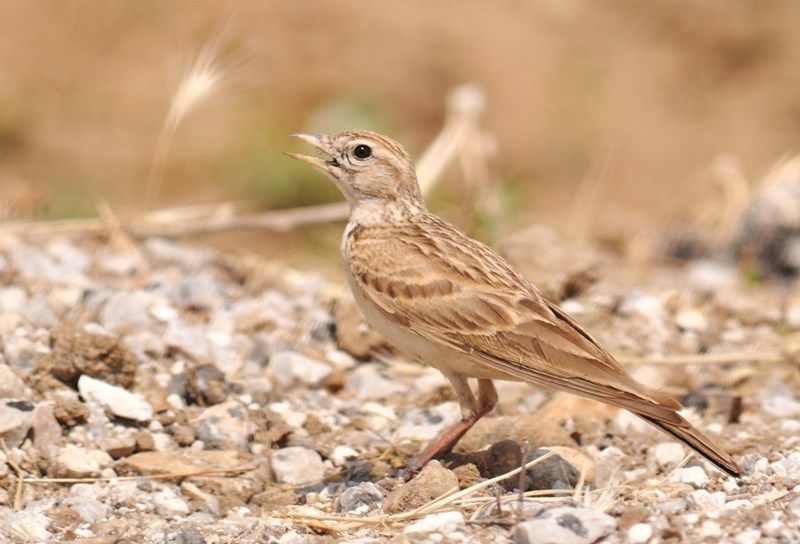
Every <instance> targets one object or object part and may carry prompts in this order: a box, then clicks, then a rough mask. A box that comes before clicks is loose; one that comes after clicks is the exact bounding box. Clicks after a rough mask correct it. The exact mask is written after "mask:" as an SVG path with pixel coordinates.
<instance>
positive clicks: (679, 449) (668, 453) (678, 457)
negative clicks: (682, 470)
mask: <svg viewBox="0 0 800 544" xmlns="http://www.w3.org/2000/svg"><path fill="white" fill-rule="evenodd" d="M652 455H653V459H655V462H656V465H657V466H658V468H665V467H669V466H674V465H677V464H678V463H680V462H681V461H683V458H684V457H685V456H686V451H685V450H684V447H683V445H682V444H681V443H679V442H661V443H659V444H656V446H655V447H654V448H653V450H652Z"/></svg>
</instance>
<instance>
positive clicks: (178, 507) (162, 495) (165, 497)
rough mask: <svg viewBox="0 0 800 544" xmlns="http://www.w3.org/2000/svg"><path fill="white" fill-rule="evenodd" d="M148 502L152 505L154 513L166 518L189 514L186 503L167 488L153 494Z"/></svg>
mask: <svg viewBox="0 0 800 544" xmlns="http://www.w3.org/2000/svg"><path fill="white" fill-rule="evenodd" d="M150 501H151V502H152V503H153V507H154V508H155V509H156V512H158V514H159V515H161V516H164V517H166V518H172V517H175V516H185V515H187V514H189V507H188V506H187V505H186V501H184V500H183V499H182V498H180V497H179V496H178V495H177V494H176V493H175V492H174V491H173V490H172V489H170V488H168V487H165V488H164V489H162V490H160V491H158V492H157V493H154V494H153V496H152V498H151V499H150Z"/></svg>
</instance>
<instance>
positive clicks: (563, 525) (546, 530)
mask: <svg viewBox="0 0 800 544" xmlns="http://www.w3.org/2000/svg"><path fill="white" fill-rule="evenodd" d="M616 528H617V521H616V519H614V518H612V517H611V516H609V515H607V514H604V513H602V512H599V511H597V510H592V509H589V508H580V507H572V506H558V507H555V508H551V509H548V510H545V511H544V512H542V513H541V514H539V515H538V516H537V517H536V519H532V520H530V521H523V522H522V523H520V524H519V525H517V528H516V529H515V530H514V537H513V538H514V542H515V544H593V543H594V542H597V541H598V540H600V539H602V538H604V537H605V536H607V535H609V534H611V533H612V532H614V530H615V529H616Z"/></svg>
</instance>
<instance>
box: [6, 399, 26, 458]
mask: <svg viewBox="0 0 800 544" xmlns="http://www.w3.org/2000/svg"><path fill="white" fill-rule="evenodd" d="M33 411H34V405H33V403H31V402H28V401H27V400H21V399H3V400H2V401H0V438H2V439H3V440H5V442H6V445H7V446H8V447H9V448H16V447H18V446H19V445H20V444H22V441H23V440H25V437H26V436H27V435H28V432H29V431H30V430H31V427H32V426H33V420H34V416H33Z"/></svg>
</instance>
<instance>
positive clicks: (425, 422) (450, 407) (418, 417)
mask: <svg viewBox="0 0 800 544" xmlns="http://www.w3.org/2000/svg"><path fill="white" fill-rule="evenodd" d="M460 419H461V408H460V407H459V405H458V403H457V402H455V401H447V402H443V403H442V404H439V405H437V406H432V407H430V408H418V409H414V410H409V411H408V412H407V413H406V415H405V416H404V417H403V424H402V425H401V426H400V427H399V428H398V429H397V432H396V433H395V439H396V440H415V441H420V442H424V441H428V440H432V439H433V438H434V437H435V436H436V435H437V434H439V432H440V431H441V430H442V429H443V428H445V427H447V426H448V425H452V424H454V423H456V422H457V421H459V420H460Z"/></svg>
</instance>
